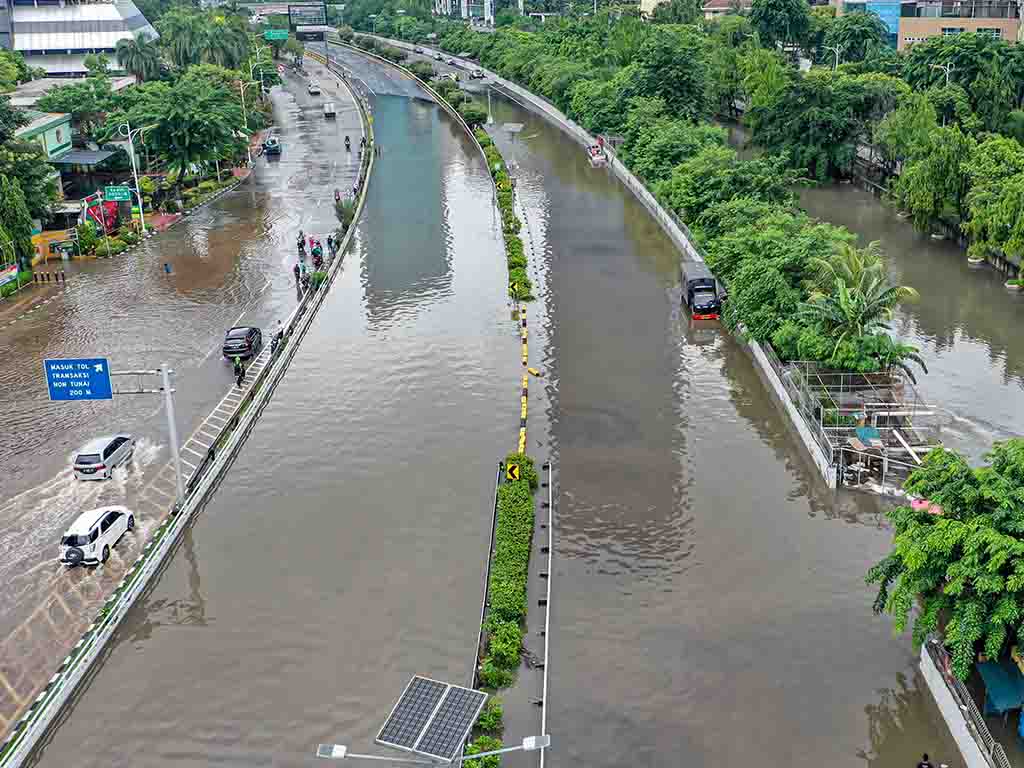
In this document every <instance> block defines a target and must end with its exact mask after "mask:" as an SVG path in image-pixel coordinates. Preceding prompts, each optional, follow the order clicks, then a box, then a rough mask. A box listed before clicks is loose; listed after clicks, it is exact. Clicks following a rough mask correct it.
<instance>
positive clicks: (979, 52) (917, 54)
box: [903, 32, 1012, 106]
mask: <svg viewBox="0 0 1024 768" xmlns="http://www.w3.org/2000/svg"><path fill="white" fill-rule="evenodd" d="M1011 47H1012V46H1009V45H1008V44H1007V43H1006V42H1005V41H1003V40H1000V39H998V38H994V37H992V36H991V35H979V34H977V33H974V32H965V33H963V34H959V35H940V36H938V37H930V38H928V39H927V40H922V41H920V42H918V43H914V44H913V45H912V46H911V47H910V50H909V51H908V52H907V54H906V56H905V57H904V63H903V79H904V80H906V81H907V82H908V83H910V87H911V88H913V89H914V90H915V91H923V90H925V89H927V88H930V87H932V86H942V85H945V84H946V73H945V71H944V70H943V69H941V67H944V66H945V65H947V64H952V65H953V68H952V70H950V76H949V82H950V83H956V84H960V85H967V84H970V83H973V82H974V81H975V80H976V79H977V78H978V75H980V74H982V73H983V72H984V71H985V69H986V68H987V67H989V66H990V65H991V64H992V62H1003V61H1006V60H1007V59H1008V57H1009V56H1010V51H1009V49H1010V48H1011ZM975 106H977V105H975Z"/></svg>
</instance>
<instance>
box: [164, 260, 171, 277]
mask: <svg viewBox="0 0 1024 768" xmlns="http://www.w3.org/2000/svg"><path fill="white" fill-rule="evenodd" d="M164 274H165V275H169V274H171V265H170V264H169V263H168V262H166V261H165V262H164Z"/></svg>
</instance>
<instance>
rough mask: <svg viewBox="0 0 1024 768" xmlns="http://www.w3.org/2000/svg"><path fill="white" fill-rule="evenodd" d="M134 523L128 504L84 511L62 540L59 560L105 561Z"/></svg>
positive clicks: (83, 562) (75, 563)
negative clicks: (126, 505)
mask: <svg viewBox="0 0 1024 768" xmlns="http://www.w3.org/2000/svg"><path fill="white" fill-rule="evenodd" d="M134 527H135V515H133V514H132V512H131V510H129V509H128V508H127V507H120V506H115V507H101V508H100V509H92V510H89V511H88V512H83V513H82V514H80V515H79V516H78V518H77V519H76V520H75V522H73V523H72V524H71V527H70V528H68V529H67V531H66V532H65V533H64V536H63V537H62V538H61V540H60V561H61V562H62V563H65V564H67V565H83V564H85V563H94V564H96V565H98V564H100V563H105V562H106V561H107V558H108V557H110V550H111V549H112V548H113V547H114V545H115V544H117V542H118V540H119V539H120V538H121V537H122V536H124V535H125V534H126V533H127V532H128V531H130V530H132V529H133V528H134Z"/></svg>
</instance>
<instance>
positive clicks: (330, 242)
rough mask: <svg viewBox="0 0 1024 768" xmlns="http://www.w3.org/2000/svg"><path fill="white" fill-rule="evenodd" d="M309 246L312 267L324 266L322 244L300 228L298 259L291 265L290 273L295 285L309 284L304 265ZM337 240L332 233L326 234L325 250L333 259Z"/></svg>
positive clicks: (336, 248)
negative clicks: (292, 275) (293, 276)
mask: <svg viewBox="0 0 1024 768" xmlns="http://www.w3.org/2000/svg"><path fill="white" fill-rule="evenodd" d="M307 244H308V246H309V252H310V255H311V257H312V260H313V269H314V270H320V269H323V266H324V246H323V243H321V242H320V240H319V239H317V238H315V237H313V236H312V235H309V236H308V237H307V236H306V234H305V233H304V232H302V231H301V230H300V231H299V240H298V246H299V260H298V261H297V262H296V263H295V266H294V267H292V273H293V274H294V275H295V285H297V286H300V285H301V286H302V287H303V288H307V287H308V286H309V274H308V270H307V267H306V247H307ZM339 245H340V243H339V241H338V240H337V239H336V238H335V237H334V235H328V236H327V251H328V253H330V255H331V258H332V259H333V258H334V257H335V256H336V255H337V252H338V246H339Z"/></svg>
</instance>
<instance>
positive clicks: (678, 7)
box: [651, 0, 704, 24]
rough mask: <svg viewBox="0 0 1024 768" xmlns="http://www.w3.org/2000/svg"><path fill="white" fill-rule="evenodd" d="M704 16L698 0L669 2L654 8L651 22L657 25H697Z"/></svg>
mask: <svg viewBox="0 0 1024 768" xmlns="http://www.w3.org/2000/svg"><path fill="white" fill-rule="evenodd" d="M703 16H704V13H703V10H702V8H701V4H700V2H698V0H669V1H668V2H667V3H660V4H658V5H656V6H655V7H654V12H653V13H652V14H651V21H652V22H654V23H655V24H696V23H698V22H699V21H700V20H701V18H702V17H703Z"/></svg>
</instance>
